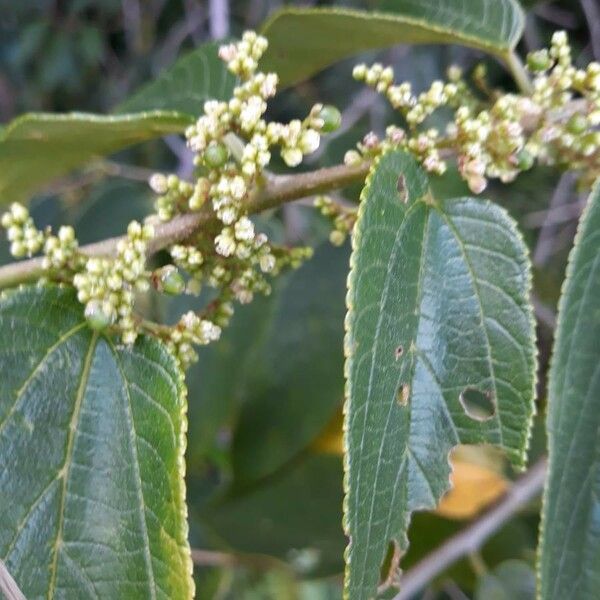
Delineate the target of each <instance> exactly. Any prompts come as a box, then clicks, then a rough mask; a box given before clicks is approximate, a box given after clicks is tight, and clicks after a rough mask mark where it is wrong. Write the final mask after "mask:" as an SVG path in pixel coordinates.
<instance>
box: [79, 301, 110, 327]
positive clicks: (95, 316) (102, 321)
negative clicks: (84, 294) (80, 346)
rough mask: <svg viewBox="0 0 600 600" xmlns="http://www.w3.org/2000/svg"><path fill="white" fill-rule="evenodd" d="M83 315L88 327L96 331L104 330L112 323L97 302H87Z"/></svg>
mask: <svg viewBox="0 0 600 600" xmlns="http://www.w3.org/2000/svg"><path fill="white" fill-rule="evenodd" d="M84 314H85V319H86V321H87V322H88V325H89V326H90V327H91V328H92V329H95V330H97V331H99V330H102V329H106V328H107V327H108V326H109V325H111V323H112V318H111V316H110V315H109V314H107V313H106V312H105V311H104V309H103V307H102V302H100V301H98V300H91V301H90V302H88V303H87V305H86V307H85V313H84Z"/></svg>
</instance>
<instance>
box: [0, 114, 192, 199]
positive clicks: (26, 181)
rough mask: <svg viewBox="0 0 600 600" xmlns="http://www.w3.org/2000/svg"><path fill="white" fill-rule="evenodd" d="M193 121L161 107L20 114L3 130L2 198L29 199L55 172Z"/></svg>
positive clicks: (0, 161) (177, 129)
mask: <svg viewBox="0 0 600 600" xmlns="http://www.w3.org/2000/svg"><path fill="white" fill-rule="evenodd" d="M189 124H190V117H189V116H187V115H182V114H178V113H175V112H162V111H154V112H146V113H137V114H129V115H120V116H115V117H106V116H101V115H93V114H87V113H67V114H61V115H53V114H46V113H30V114H26V115H23V116H21V117H18V118H17V119H15V120H14V121H13V122H12V123H10V125H8V127H6V128H5V129H4V130H3V131H2V133H1V134H0V204H6V203H8V202H15V201H23V200H27V198H28V196H29V195H31V194H32V193H34V192H36V191H37V190H39V189H40V188H42V187H43V186H44V185H46V184H48V183H49V182H51V181H52V180H53V179H55V178H56V177H59V176H61V175H64V174H65V173H68V172H69V171H70V170H72V169H74V168H76V167H79V166H82V165H84V164H85V163H87V162H89V161H91V160H93V159H96V158H101V157H103V156H106V155H108V154H112V153H113V152H117V151H118V150H122V149H123V148H126V147H127V146H132V145H133V144H139V143H140V142H144V141H146V140H149V139H152V138H156V137H160V136H163V135H167V134H170V133H178V132H181V131H183V130H184V129H185V127H186V126H187V125H189Z"/></svg>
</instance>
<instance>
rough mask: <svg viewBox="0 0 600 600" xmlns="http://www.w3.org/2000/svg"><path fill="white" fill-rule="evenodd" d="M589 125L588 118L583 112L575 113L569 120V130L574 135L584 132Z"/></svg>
mask: <svg viewBox="0 0 600 600" xmlns="http://www.w3.org/2000/svg"><path fill="white" fill-rule="evenodd" d="M587 126H588V122H587V119H586V118H585V117H584V116H583V115H581V114H575V115H573V116H572V117H571V118H570V119H569V120H568V121H567V131H568V132H569V133H572V134H574V135H579V134H580V133H583V132H584V131H585V130H586V129H587Z"/></svg>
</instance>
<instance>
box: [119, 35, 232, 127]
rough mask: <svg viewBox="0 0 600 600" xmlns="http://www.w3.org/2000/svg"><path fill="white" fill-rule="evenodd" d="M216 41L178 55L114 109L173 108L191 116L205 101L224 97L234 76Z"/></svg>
mask: <svg viewBox="0 0 600 600" xmlns="http://www.w3.org/2000/svg"><path fill="white" fill-rule="evenodd" d="M219 46H220V43H216V42H215V43H210V44H203V45H202V46H200V47H198V48H196V49H195V50H193V51H192V52H190V53H189V54H186V55H185V56H183V57H181V58H179V59H178V60H177V61H176V62H175V64H173V65H172V66H171V67H169V68H168V69H165V70H164V71H163V72H162V73H160V75H159V76H158V77H157V78H156V79H155V80H154V81H152V82H151V83H149V84H147V85H145V86H144V87H142V88H141V89H140V90H139V91H138V92H136V93H135V94H134V95H133V96H132V97H131V98H129V99H128V100H126V101H125V102H123V103H122V104H121V105H119V106H118V107H117V110H116V112H118V113H123V112H129V113H131V112H139V111H145V110H156V109H161V110H175V111H179V112H182V113H186V114H188V115H191V116H192V117H194V116H195V115H199V114H201V113H202V112H203V110H204V109H203V105H204V102H206V100H211V99H215V100H228V99H229V98H230V96H231V92H232V91H233V86H234V85H235V77H234V76H233V75H232V74H231V73H230V72H229V71H228V70H227V67H226V66H225V63H224V62H223V61H222V60H221V59H220V58H219V57H218V54H217V52H218V50H219Z"/></svg>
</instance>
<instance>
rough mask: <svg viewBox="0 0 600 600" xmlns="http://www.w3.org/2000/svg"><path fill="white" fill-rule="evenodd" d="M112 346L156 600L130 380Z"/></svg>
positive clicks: (150, 577) (148, 573) (152, 596)
mask: <svg viewBox="0 0 600 600" xmlns="http://www.w3.org/2000/svg"><path fill="white" fill-rule="evenodd" d="M107 342H108V345H109V347H110V350H111V353H112V355H113V358H114V360H115V364H116V366H117V369H118V370H119V374H120V375H121V378H122V380H123V389H124V391H125V396H126V399H127V402H126V406H125V408H126V417H127V425H128V427H127V432H128V434H129V444H130V447H131V453H132V455H133V460H132V463H133V470H134V472H135V483H136V495H137V498H138V504H139V514H140V526H141V528H142V535H143V537H144V563H145V565H146V573H147V575H148V587H149V589H150V598H151V599H152V600H156V579H155V577H154V569H153V567H152V556H151V554H150V536H149V534H148V523H147V522H146V505H145V503H144V492H143V489H142V485H143V484H142V475H141V473H140V463H139V458H138V449H137V437H138V436H137V432H136V429H135V421H134V418H133V409H132V406H131V394H130V393H129V380H128V379H127V377H126V375H125V372H124V371H123V368H122V366H121V361H120V359H119V355H118V352H117V349H116V348H115V346H114V344H113V343H112V341H110V340H107Z"/></svg>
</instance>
